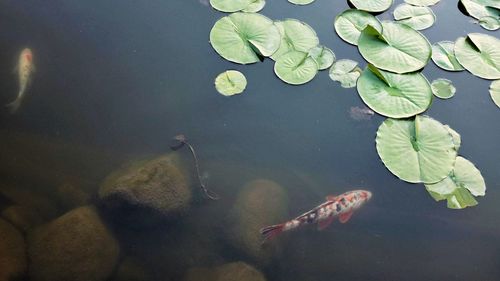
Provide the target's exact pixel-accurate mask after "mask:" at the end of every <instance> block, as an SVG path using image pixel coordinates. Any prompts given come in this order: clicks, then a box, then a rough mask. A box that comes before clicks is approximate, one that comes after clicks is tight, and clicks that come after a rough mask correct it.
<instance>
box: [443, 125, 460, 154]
mask: <svg viewBox="0 0 500 281" xmlns="http://www.w3.org/2000/svg"><path fill="white" fill-rule="evenodd" d="M444 127H445V128H446V130H448V132H449V133H450V135H451V137H452V138H453V144H454V145H455V150H456V151H458V149H459V148H460V145H462V137H461V136H460V134H459V133H457V132H456V131H455V130H453V129H452V128H451V127H450V126H448V125H444Z"/></svg>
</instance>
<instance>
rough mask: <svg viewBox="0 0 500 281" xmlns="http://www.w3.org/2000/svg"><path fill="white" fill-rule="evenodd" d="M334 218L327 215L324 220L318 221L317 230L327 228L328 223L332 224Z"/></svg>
mask: <svg viewBox="0 0 500 281" xmlns="http://www.w3.org/2000/svg"><path fill="white" fill-rule="evenodd" d="M334 219H335V217H334V216H330V217H328V218H327V219H326V220H322V221H319V222H318V230H320V231H321V230H323V229H325V228H327V227H328V226H329V225H330V224H332V222H333V220H334Z"/></svg>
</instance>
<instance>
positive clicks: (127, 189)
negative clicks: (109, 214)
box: [99, 154, 191, 224]
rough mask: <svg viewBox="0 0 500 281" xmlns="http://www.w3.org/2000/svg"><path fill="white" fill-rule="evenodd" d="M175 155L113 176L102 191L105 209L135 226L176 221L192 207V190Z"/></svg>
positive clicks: (100, 194) (146, 162)
mask: <svg viewBox="0 0 500 281" xmlns="http://www.w3.org/2000/svg"><path fill="white" fill-rule="evenodd" d="M178 163H179V161H178V160H177V157H176V156H175V154H169V155H166V156H162V157H158V158H155V159H152V160H148V161H141V162H139V163H134V164H132V165H130V167H128V168H124V169H121V170H118V171H116V172H114V173H112V174H111V175H109V176H108V177H107V178H106V179H105V180H104V182H103V184H102V185H101V187H100V189H99V198H100V199H101V200H102V202H103V205H104V206H105V207H106V208H107V209H110V210H113V211H116V213H117V214H119V217H120V219H122V220H124V221H126V222H132V223H145V224H147V223H148V222H147V220H149V222H150V223H151V222H155V221H156V220H157V219H162V218H172V217H176V216H178V215H180V214H182V213H183V212H184V211H186V210H187V209H188V207H189V203H190V201H191V189H190V187H189V184H188V179H187V177H186V176H185V174H184V173H183V172H182V170H181V168H180V167H179V166H180V165H179V164H178Z"/></svg>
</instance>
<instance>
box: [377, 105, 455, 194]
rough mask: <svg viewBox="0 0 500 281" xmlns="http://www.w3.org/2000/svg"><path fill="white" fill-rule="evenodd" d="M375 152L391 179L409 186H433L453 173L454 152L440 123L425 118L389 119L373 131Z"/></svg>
mask: <svg viewBox="0 0 500 281" xmlns="http://www.w3.org/2000/svg"><path fill="white" fill-rule="evenodd" d="M376 143H377V152H378V155H379V156H380V158H381V159H382V162H383V163H384V165H385V166H386V167H387V169H389V171H391V172H392V173H393V174H394V175H395V176H397V177H399V178H400V179H402V180H404V181H407V182H411V183H419V182H423V183H427V184H429V183H436V182H439V181H441V180H443V179H444V178H446V177H447V176H448V175H449V174H450V172H451V171H452V170H453V165H454V163H455V159H456V157H457V151H456V149H455V144H454V142H453V137H452V135H451V134H450V132H449V131H448V129H447V128H446V127H445V126H443V124H441V123H440V122H438V121H436V120H434V119H432V118H430V117H427V116H419V115H417V116H415V118H412V119H391V118H388V119H387V120H385V121H384V123H382V125H380V127H379V129H378V131H377V138H376Z"/></svg>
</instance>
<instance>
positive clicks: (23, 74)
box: [7, 48, 35, 113]
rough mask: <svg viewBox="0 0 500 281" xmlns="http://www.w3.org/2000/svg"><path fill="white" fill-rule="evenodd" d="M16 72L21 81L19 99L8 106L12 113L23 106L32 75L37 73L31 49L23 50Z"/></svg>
mask: <svg viewBox="0 0 500 281" xmlns="http://www.w3.org/2000/svg"><path fill="white" fill-rule="evenodd" d="M16 70H17V75H18V79H19V92H18V93H17V98H16V99H15V100H14V101H13V102H11V103H9V104H7V107H9V108H10V112H11V113H15V112H16V111H17V110H18V109H19V107H20V106H21V102H22V101H23V99H24V96H25V94H26V90H27V89H28V86H29V84H30V83H31V74H32V73H33V72H35V65H34V64H33V53H32V52H31V50H30V49H29V48H25V49H23V50H22V52H21V54H20V55H19V62H18V64H17V66H16Z"/></svg>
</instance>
